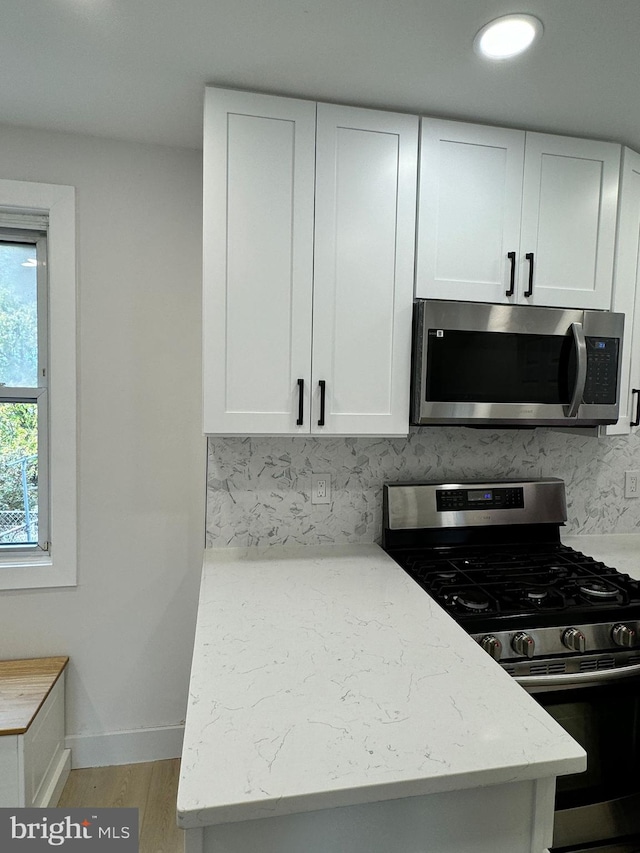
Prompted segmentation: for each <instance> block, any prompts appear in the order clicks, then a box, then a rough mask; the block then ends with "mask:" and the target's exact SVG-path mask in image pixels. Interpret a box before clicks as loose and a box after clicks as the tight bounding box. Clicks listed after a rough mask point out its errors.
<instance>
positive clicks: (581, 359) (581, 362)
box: [564, 323, 587, 418]
mask: <svg viewBox="0 0 640 853" xmlns="http://www.w3.org/2000/svg"><path fill="white" fill-rule="evenodd" d="M570 329H571V332H572V334H573V343H574V346H575V348H576V358H577V363H578V370H577V373H576V384H575V386H574V388H573V395H572V397H571V402H570V403H569V405H568V406H565V407H564V413H565V416H566V417H568V418H575V417H576V415H577V414H578V409H579V408H580V403H581V402H582V396H583V394H584V386H585V385H586V383H587V343H586V341H585V339H584V329H583V328H582V323H572V324H571V326H570Z"/></svg>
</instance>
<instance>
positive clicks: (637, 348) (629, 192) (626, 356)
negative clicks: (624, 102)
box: [604, 148, 640, 435]
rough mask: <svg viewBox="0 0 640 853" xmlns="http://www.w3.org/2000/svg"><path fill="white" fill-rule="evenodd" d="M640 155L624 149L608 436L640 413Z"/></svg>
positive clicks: (624, 428) (632, 424) (628, 428)
mask: <svg viewBox="0 0 640 853" xmlns="http://www.w3.org/2000/svg"><path fill="white" fill-rule="evenodd" d="M638 288H640V154H637V153H636V152H635V151H631V150H630V149H628V148H625V149H624V152H623V160H622V180H621V182H620V210H619V214H618V236H617V245H616V260H615V273H614V286H613V304H612V308H613V310H614V311H620V312H622V313H623V314H624V315H625V326H624V340H623V344H622V371H621V374H622V375H621V379H620V417H619V419H618V422H617V423H616V424H613V425H611V426H608V427H605V428H604V429H605V432H606V434H607V435H620V434H625V433H629V432H631V430H632V429H634V428H635V427H637V426H638V414H639V412H640V298H639V297H638V296H637V294H638Z"/></svg>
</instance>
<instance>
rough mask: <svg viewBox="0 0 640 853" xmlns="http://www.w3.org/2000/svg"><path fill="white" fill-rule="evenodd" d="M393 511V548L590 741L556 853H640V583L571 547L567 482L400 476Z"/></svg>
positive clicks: (387, 538) (386, 541)
mask: <svg viewBox="0 0 640 853" xmlns="http://www.w3.org/2000/svg"><path fill="white" fill-rule="evenodd" d="M383 515H384V518H383V528H384V530H383V543H382V544H383V547H384V549H385V550H386V551H387V552H388V553H389V554H390V555H391V556H392V557H393V558H394V559H395V560H396V561H397V562H398V563H399V564H400V565H401V566H402V567H403V568H404V569H405V570H406V571H407V572H408V573H409V574H410V575H411V576H412V577H413V578H414V580H415V581H416V582H417V583H418V584H419V585H420V586H421V587H422V588H423V589H424V590H425V591H426V592H428V593H429V595H431V596H432V597H433V598H434V599H435V600H436V601H437V602H438V603H439V604H440V605H441V606H442V607H444V608H445V609H446V610H447V611H448V612H449V613H450V614H451V616H452V617H453V618H454V619H455V620H456V621H457V622H459V623H460V625H461V626H462V627H463V628H464V629H465V630H466V631H468V632H469V634H470V635H471V636H472V637H473V638H474V639H475V640H476V641H477V642H478V643H479V644H480V645H481V646H482V648H483V649H484V650H485V651H486V652H487V653H488V654H489V655H491V657H493V658H494V659H495V660H496V664H497V665H500V666H502V667H503V668H504V669H505V670H507V672H509V673H510V674H511V675H512V676H513V677H514V678H515V679H516V680H517V681H518V682H519V683H520V684H521V685H522V686H523V687H524V688H525V689H526V690H527V691H528V692H530V693H532V694H533V695H534V697H535V698H536V700H537V701H538V702H540V704H541V705H543V706H544V707H545V708H546V710H547V711H548V712H549V713H550V714H551V715H552V716H553V717H554V718H555V719H556V720H557V721H558V722H559V723H560V724H561V725H562V726H563V727H564V728H565V729H566V730H567V731H568V732H569V733H570V734H571V735H572V736H573V737H574V738H575V739H576V740H577V741H578V742H579V743H580V744H581V745H582V746H583V747H584V748H585V749H586V751H587V756H588V768H587V770H586V771H585V773H581V774H576V775H573V776H568V777H564V778H561V779H559V780H558V784H557V791H556V814H555V824H554V846H553V851H554V853H556V851H557V852H558V853H559V851H566V853H569V851H571V853H583V851H584V853H586V851H587V850H588V851H589V853H640V581H637V580H634V579H633V578H631V577H629V576H628V575H626V574H623V573H621V572H618V571H616V570H615V569H612V568H610V567H608V566H605V565H604V564H603V563H600V562H598V561H596V560H594V559H592V558H590V557H588V556H585V555H584V554H581V553H579V552H578V551H575V550H573V549H572V548H569V547H567V546H565V545H563V544H562V542H561V539H560V528H561V526H562V525H563V524H564V522H565V521H566V518H567V512H566V500H565V489H564V483H563V482H562V481H561V480H557V479H552V478H550V479H540V480H501V481H495V482H491V481H486V482H485V481H482V482H480V481H474V482H466V483H434V482H430V483H409V484H403V483H398V484H389V485H386V486H385V487H384V508H383ZM639 563H640V555H639ZM505 713H508V709H505Z"/></svg>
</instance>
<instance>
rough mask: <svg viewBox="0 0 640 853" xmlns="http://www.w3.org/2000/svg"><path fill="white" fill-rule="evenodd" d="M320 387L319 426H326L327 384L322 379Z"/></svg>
mask: <svg viewBox="0 0 640 853" xmlns="http://www.w3.org/2000/svg"><path fill="white" fill-rule="evenodd" d="M318 385H319V386H320V420H319V421H318V426H324V403H325V396H326V387H327V383H326V382H325V381H324V379H320V380H318Z"/></svg>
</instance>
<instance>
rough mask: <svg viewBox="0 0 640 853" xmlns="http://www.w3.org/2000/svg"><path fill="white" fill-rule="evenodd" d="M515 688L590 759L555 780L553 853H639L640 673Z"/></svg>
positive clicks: (629, 670) (551, 679)
mask: <svg viewBox="0 0 640 853" xmlns="http://www.w3.org/2000/svg"><path fill="white" fill-rule="evenodd" d="M517 681H518V682H520V683H521V684H522V686H523V687H525V689H526V690H527V691H529V692H530V693H532V694H533V695H534V698H535V699H536V700H537V701H538V702H539V703H540V704H541V705H542V706H543V707H544V708H545V710H546V711H547V712H548V713H549V714H550V715H551V716H552V717H553V718H554V719H555V720H556V721H557V722H558V723H559V724H560V725H561V726H562V727H563V728H564V729H565V730H566V731H567V732H568V733H569V734H570V735H571V736H572V737H573V738H574V739H575V740H577V741H578V743H579V744H580V745H581V746H582V747H583V748H584V749H585V751H586V753H587V770H586V771H585V772H584V773H578V774H574V775H570V776H561V777H559V778H558V780H557V787H556V812H555V821H554V835H553V851H554V853H555V851H560V850H564V849H565V848H568V849H570V850H571V851H572V853H574V851H575V853H579V851H581V850H582V849H585V850H586V849H588V850H589V851H590V853H601V851H602V853H640V665H632V666H628V667H626V668H617V669H615V670H603V671H601V672H594V673H580V674H577V675H557V676H527V677H523V678H517ZM582 845H584V847H583V846H582Z"/></svg>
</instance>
